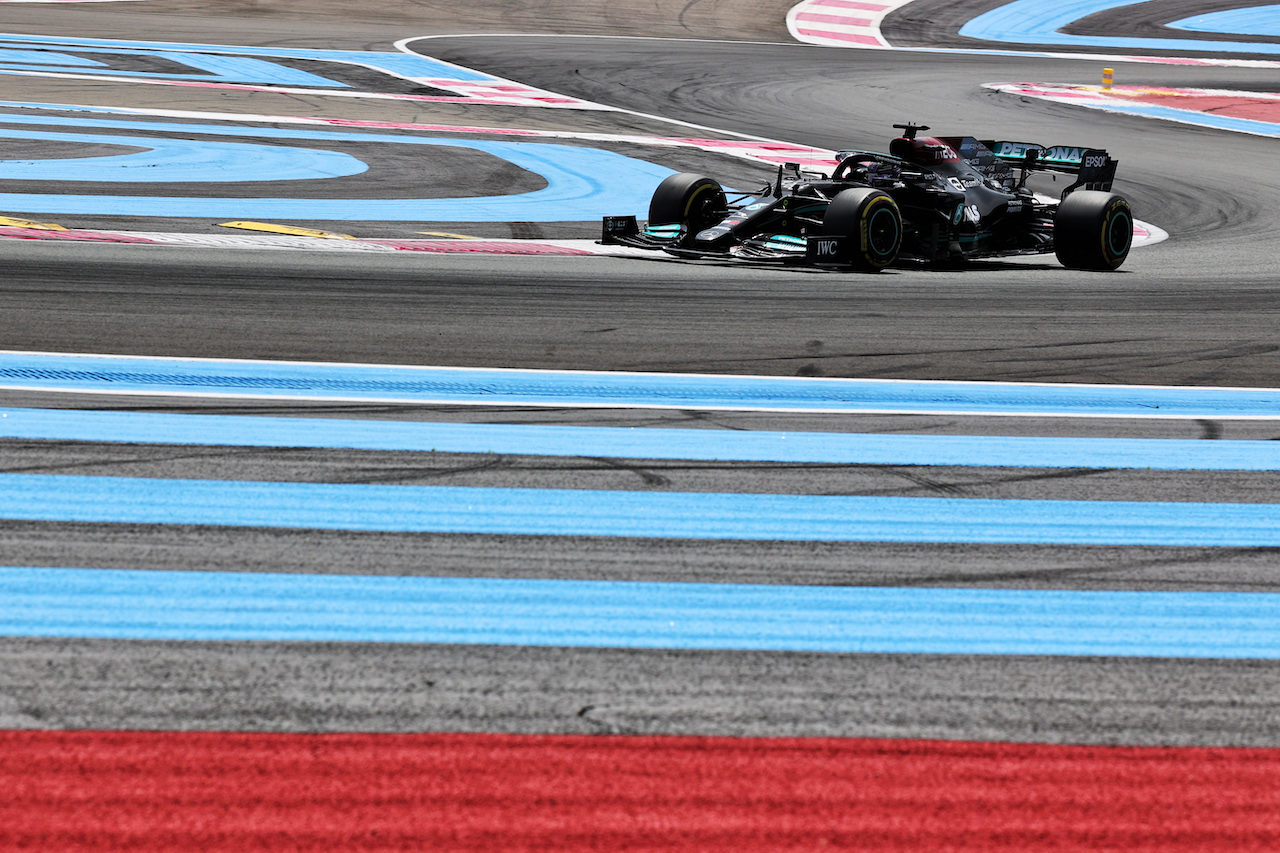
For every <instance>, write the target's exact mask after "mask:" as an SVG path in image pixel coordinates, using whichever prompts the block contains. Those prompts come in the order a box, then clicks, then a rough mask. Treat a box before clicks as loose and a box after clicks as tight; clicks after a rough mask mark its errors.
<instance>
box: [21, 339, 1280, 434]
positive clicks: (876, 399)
mask: <svg viewBox="0 0 1280 853" xmlns="http://www.w3.org/2000/svg"><path fill="white" fill-rule="evenodd" d="M0 388H9V389H21V390H39V391H68V392H76V393H93V394H104V393H105V394H135V395H136V394H152V395H168V396H174V395H176V396H190V397H230V398H246V399H274V400H281V399H294V400H325V401H351V402H371V401H376V402H385V403H416V404H462V405H502V406H511V405H515V406H542V407H576V408H590V407H596V408H667V409H698V410H711V409H727V410H738V411H778V412H795V411H808V412H894V413H922V414H975V415H1035V416H1046V415H1067V416H1096V417H1143V418H1151V417H1173V418H1222V419H1226V418H1255V419H1280V391H1278V390H1275V389H1254V388H1208V387H1206V388H1200V387H1167V386H1134V385H1047V384H1032V383H1017V382H1010V383H1000V382H945V381H906V380H891V379H809V378H801V377H775V376H713V375H699V374H674V373H602V372H587V371H552V370H498V369H494V370H490V369H473V368H459V367H415V366H400V365H367V364H317V363H307V362H286V361H233V360H214V359H174V358H143V357H134V356H110V355H68V354H57V353H28V352H5V351H0Z"/></svg>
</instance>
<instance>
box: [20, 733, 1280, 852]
mask: <svg viewBox="0 0 1280 853" xmlns="http://www.w3.org/2000/svg"><path fill="white" fill-rule="evenodd" d="M0 849H3V850H24V849H30V850H41V851H90V850H92V851H103V850H113V851H114V850H130V851H153V850H156V851H158V850H226V851H258V850H263V851H265V850H271V851H285V850H343V851H354V850H359V851H364V850H458V851H482V850H483V851H522V850H556V851H624V850H652V851H663V850H670V851H676V850H680V851H734V853H746V851H801V850H805V851H811V850H823V849H844V850H877V851H908V850H910V851H924V850H927V851H988V853H989V851H1015V850H1016V851H1039V850H1082V851H1083V850H1104V849H1105V850H1126V851H1151V850H1160V851H1177V850H1186V851H1193V850H1194V851H1216V850H1222V851H1227V850H1230V851H1244V850H1276V849H1280V750H1274V749H1228V748H1150V747H1096V746H1090V747H1085V746H1048V745H1028V744H1002V743H966V742H945V741H917V740H860V739H847V740H846V739H816V738H815V739H800V738H789V739H761V738H705V737H624V736H534V735H498V734H247V733H241V734H230V733H209V732H98V731H0Z"/></svg>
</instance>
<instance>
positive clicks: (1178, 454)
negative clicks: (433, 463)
mask: <svg viewBox="0 0 1280 853" xmlns="http://www.w3.org/2000/svg"><path fill="white" fill-rule="evenodd" d="M0 438H19V439H43V440H57V441H106V442H132V443H144V444H145V443H150V444H196V445H222V446H235V447H308V448H322V449H349V450H400V451H418V452H429V451H437V452H440V453H502V454H521V455H530V456H573V457H615V458H622V459H688V460H700V461H735V462H790V463H815V464H843V465H964V466H991V467H1015V468H1138V469H1142V468H1145V469H1154V470H1165V471H1190V470H1200V471H1280V442H1278V441H1251V440H1250V441H1203V440H1199V439H1169V438H1162V439H1141V438H1051V437H1039V436H974V435H905V434H897V433H892V434H876V433H834V432H775V431H765V430H761V431H740V430H714V429H665V428H644V429H637V428H630V427H583V426H548V425H525V424H520V425H515V424H467V423H430V422H406V421H379V420H340V419H336V418H280V417H258V416H241V415H177V414H166V413H156V412H97V411H82V410H78V409H18V408H0Z"/></svg>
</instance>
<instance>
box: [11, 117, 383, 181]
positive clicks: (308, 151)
mask: <svg viewBox="0 0 1280 853" xmlns="http://www.w3.org/2000/svg"><path fill="white" fill-rule="evenodd" d="M0 139H37V140H50V141H57V142H76V143H79V144H81V145H92V144H99V145H121V146H129V147H134V148H142V149H144V150H143V151H140V152H136V153H130V154H117V155H114V156H107V157H67V158H59V159H54V160H0V180H5V181H14V180H21V181H106V182H113V183H115V182H125V183H162V182H172V183H179V182H198V183H208V182H212V181H223V182H227V181H301V180H315V179H317V178H342V177H347V176H350V175H359V174H362V173H364V172H367V171H368V170H369V166H368V165H367V164H366V163H364V162H363V161H361V160H357V159H356V158H355V157H352V156H351V155H350V154H343V153H342V152H340V151H325V150H323V149H319V148H298V147H294V146H284V145H258V144H256V143H252V142H221V141H209V140H203V141H202V140H195V139H171V138H163V137H155V136H112V135H109V134H90V133H51V132H48V131H27V130H15V129H13V128H8V127H4V126H3V125H0Z"/></svg>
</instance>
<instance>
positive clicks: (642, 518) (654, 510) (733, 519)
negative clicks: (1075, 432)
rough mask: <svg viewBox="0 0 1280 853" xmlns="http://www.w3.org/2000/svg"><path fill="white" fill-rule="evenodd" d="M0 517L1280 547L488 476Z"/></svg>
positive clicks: (12, 488) (1164, 510)
mask: <svg viewBox="0 0 1280 853" xmlns="http://www.w3.org/2000/svg"><path fill="white" fill-rule="evenodd" d="M0 519H10V520H25V521H56V522H89V523H107V524H196V525H213V526H223V527H276V528H291V529H314V530H350V531H380V532H394V533H478V534H497V535H540V536H634V537H644V538H674V539H742V540H789V541H823V542H934V543H988V544H1002V543H1011V544H1032V545H1163V546H1195V547H1235V548H1274V547H1280V504H1239V503H1193V502H1139V501H1063V500H1057V501H1047V500H1046V501H1040V500H990V499H955V498H900V497H862V496H844V495H770V494H738V493H721V492H629V491H620V490H619V491H609V490H578V489H489V488H471V487H463V486H384V485H364V484H356V485H351V484H343V485H335V484H329V483H279V482H259V481H244V480H230V481H228V480H177V479H173V480H171V479H146V478H141V477H81V476H67V475H44V474H0Z"/></svg>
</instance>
